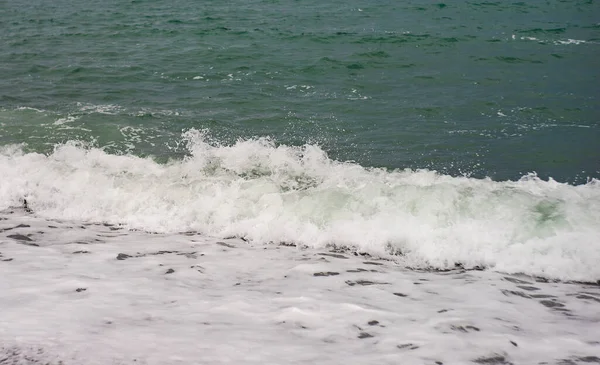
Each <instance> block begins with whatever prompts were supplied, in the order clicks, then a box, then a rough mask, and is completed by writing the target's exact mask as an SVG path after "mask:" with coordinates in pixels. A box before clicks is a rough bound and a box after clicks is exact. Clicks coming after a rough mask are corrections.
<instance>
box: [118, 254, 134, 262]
mask: <svg viewBox="0 0 600 365" xmlns="http://www.w3.org/2000/svg"><path fill="white" fill-rule="evenodd" d="M128 258H131V256H130V255H127V254H125V253H120V254H118V255H117V260H127V259H128Z"/></svg>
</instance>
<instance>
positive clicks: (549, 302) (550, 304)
mask: <svg viewBox="0 0 600 365" xmlns="http://www.w3.org/2000/svg"><path fill="white" fill-rule="evenodd" d="M540 304H542V305H543V306H544V307H547V308H563V307H564V306H565V305H564V304H562V303H560V302H557V301H554V300H540Z"/></svg>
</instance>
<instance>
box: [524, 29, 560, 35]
mask: <svg viewBox="0 0 600 365" xmlns="http://www.w3.org/2000/svg"><path fill="white" fill-rule="evenodd" d="M566 31H567V29H566V28H549V29H543V28H531V29H520V30H516V33H520V34H562V33H564V32H566Z"/></svg>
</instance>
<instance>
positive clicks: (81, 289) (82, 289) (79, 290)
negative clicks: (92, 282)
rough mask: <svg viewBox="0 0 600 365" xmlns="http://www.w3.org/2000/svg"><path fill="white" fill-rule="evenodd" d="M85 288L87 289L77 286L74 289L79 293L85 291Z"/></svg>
mask: <svg viewBox="0 0 600 365" xmlns="http://www.w3.org/2000/svg"><path fill="white" fill-rule="evenodd" d="M86 290H87V288H77V289H75V291H76V292H77V293H81V292H82V291H86Z"/></svg>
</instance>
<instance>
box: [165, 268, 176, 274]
mask: <svg viewBox="0 0 600 365" xmlns="http://www.w3.org/2000/svg"><path fill="white" fill-rule="evenodd" d="M174 272H175V270H173V269H168V270H167V271H165V275H168V274H172V273H174Z"/></svg>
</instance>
